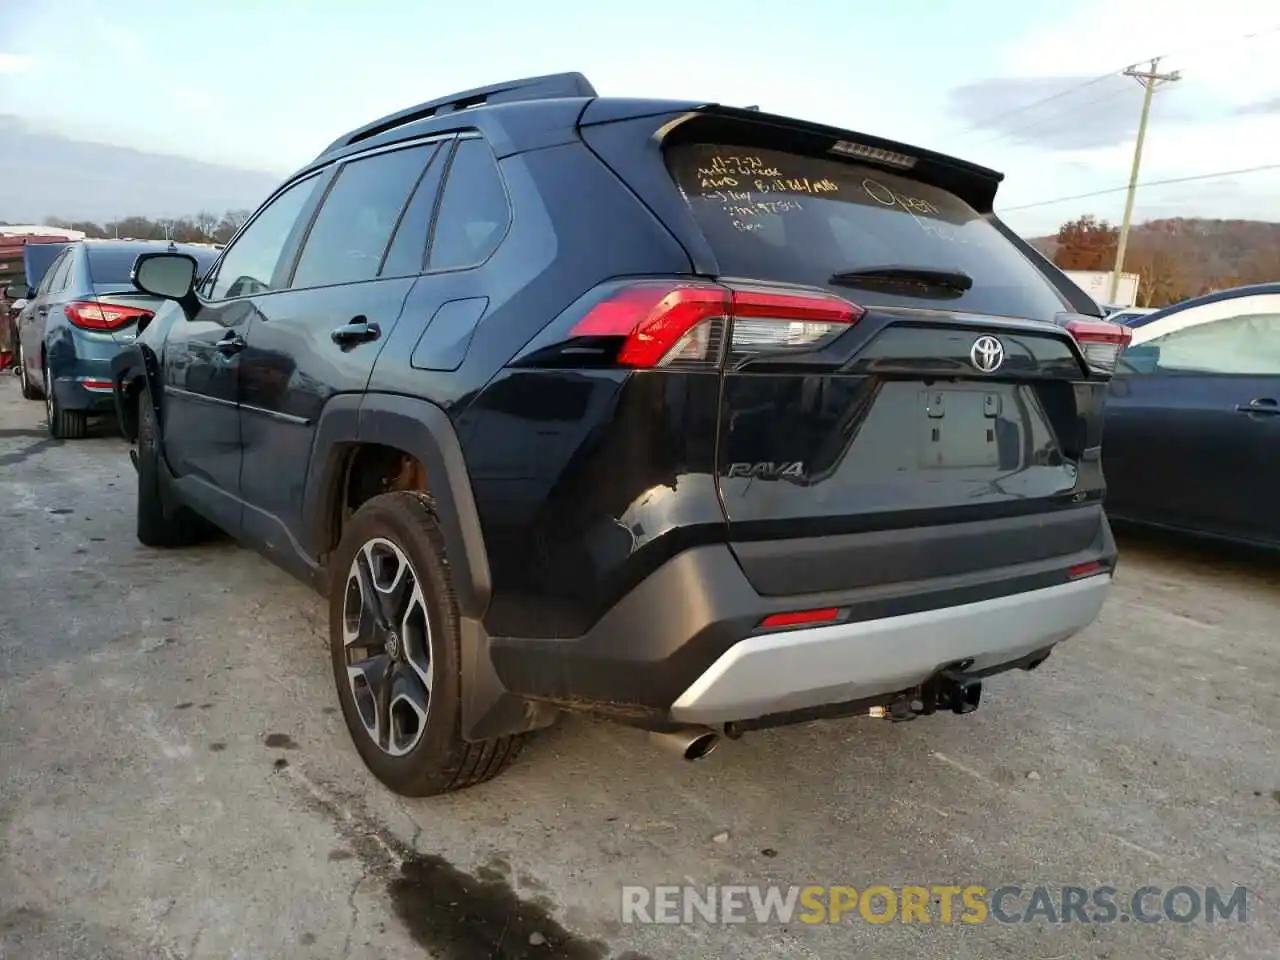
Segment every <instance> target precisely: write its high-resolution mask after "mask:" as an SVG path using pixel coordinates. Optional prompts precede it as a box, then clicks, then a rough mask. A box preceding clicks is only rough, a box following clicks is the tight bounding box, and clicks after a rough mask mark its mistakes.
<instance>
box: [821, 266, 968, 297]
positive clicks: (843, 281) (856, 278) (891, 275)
mask: <svg viewBox="0 0 1280 960" xmlns="http://www.w3.org/2000/svg"><path fill="white" fill-rule="evenodd" d="M828 282H829V283H834V284H837V285H839V286H844V287H871V286H875V285H877V284H881V283H888V284H892V283H915V284H920V285H922V286H926V287H934V288H937V289H941V290H945V291H947V292H948V293H965V292H967V291H968V290H970V289H972V288H973V277H971V276H969V275H968V274H967V273H965V272H964V271H963V270H935V269H933V268H931V267H910V266H900V265H886V266H880V267H863V268H862V269H861V270H843V271H841V272H840V273H833V274H832V275H831V279H830V280H829V281H828Z"/></svg>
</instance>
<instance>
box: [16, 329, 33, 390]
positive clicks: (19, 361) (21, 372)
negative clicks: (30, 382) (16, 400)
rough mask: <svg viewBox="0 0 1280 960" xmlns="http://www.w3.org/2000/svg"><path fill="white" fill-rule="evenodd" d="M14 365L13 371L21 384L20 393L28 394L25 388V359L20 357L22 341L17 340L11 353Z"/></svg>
mask: <svg viewBox="0 0 1280 960" xmlns="http://www.w3.org/2000/svg"><path fill="white" fill-rule="evenodd" d="M13 360H14V364H15V365H16V366H17V370H16V371H15V372H16V373H17V374H18V382H19V383H20V384H22V392H23V393H24V394H25V393H27V392H28V389H29V388H28V387H27V358H26V357H24V356H23V355H22V341H21V340H19V341H18V344H17V348H16V349H15V350H14V352H13Z"/></svg>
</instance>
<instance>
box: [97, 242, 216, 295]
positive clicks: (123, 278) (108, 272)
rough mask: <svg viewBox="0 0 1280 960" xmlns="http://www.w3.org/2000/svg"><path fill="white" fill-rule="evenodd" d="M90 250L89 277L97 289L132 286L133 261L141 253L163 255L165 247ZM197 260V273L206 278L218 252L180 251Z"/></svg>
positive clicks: (190, 249) (202, 250)
mask: <svg viewBox="0 0 1280 960" xmlns="http://www.w3.org/2000/svg"><path fill="white" fill-rule="evenodd" d="M86 246H88V248H89V275H90V276H91V277H92V279H93V285H94V286H95V287H112V286H126V287H127V286H130V285H131V281H130V280H129V274H130V273H131V272H132V271H133V261H135V260H137V259H138V254H140V253H161V252H163V251H164V250H165V249H166V248H164V247H143V248H140V249H137V250H127V249H123V248H121V247H97V246H93V245H89V244H86ZM178 252H179V253H185V254H188V255H190V256H193V257H195V258H196V263H198V264H199V267H198V268H197V270H196V273H197V274H198V275H200V276H204V274H205V273H207V272H208V270H209V267H210V266H211V265H212V264H213V260H214V257H216V256H217V255H218V251H217V250H214V249H212V248H208V249H206V248H205V247H185V248H180V249H179V250H178Z"/></svg>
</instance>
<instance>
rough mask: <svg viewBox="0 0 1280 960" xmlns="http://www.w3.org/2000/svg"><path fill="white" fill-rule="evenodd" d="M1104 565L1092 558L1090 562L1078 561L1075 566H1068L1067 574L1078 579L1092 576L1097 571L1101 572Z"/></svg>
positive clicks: (1073, 578)
mask: <svg viewBox="0 0 1280 960" xmlns="http://www.w3.org/2000/svg"><path fill="white" fill-rule="evenodd" d="M1103 569H1104V568H1103V566H1102V564H1101V563H1099V562H1098V561H1097V560H1090V561H1089V562H1088V563H1077V564H1076V565H1075V566H1074V567H1069V568H1067V576H1068V577H1070V578H1071V579H1072V580H1078V579H1079V578H1080V577H1091V576H1093V575H1094V574H1095V573H1101V572H1102V571H1103Z"/></svg>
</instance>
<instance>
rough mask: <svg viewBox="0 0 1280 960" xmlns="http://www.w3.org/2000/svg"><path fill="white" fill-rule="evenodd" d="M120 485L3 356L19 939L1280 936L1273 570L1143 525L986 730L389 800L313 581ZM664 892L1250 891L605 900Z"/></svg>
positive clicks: (1149, 950)
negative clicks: (736, 919) (921, 900)
mask: <svg viewBox="0 0 1280 960" xmlns="http://www.w3.org/2000/svg"><path fill="white" fill-rule="evenodd" d="M133 482H134V481H133V472H132V469H131V468H130V466H129V464H128V460H127V459H126V456H125V448H124V445H123V444H122V442H121V441H120V440H119V439H118V438H116V437H114V436H113V435H112V431H111V428H108V429H107V430H104V431H101V432H100V434H99V435H98V436H96V437H94V438H91V439H89V440H85V441H80V442H72V443H56V442H52V441H49V440H48V439H47V438H46V437H45V435H44V433H43V410H42V405H40V404H36V403H24V402H23V401H21V400H20V399H19V396H18V391H17V387H16V382H15V381H14V380H13V379H12V378H10V377H7V376H6V377H4V378H2V379H0V956H3V957H5V958H10V957H12V958H14V960H18V958H21V960H27V958H45V957H48V958H53V957H57V958H88V957H95V958H96V957H104V958H113V960H114V958H119V960H139V958H149V957H164V958H179V957H181V958H194V957H201V958H206V957H207V958H219V960H222V958H228V957H242V958H259V957H261V958H292V957H317V958H330V957H333V958H339V957H369V958H374V957H377V958H422V957H440V958H451V960H473V958H481V957H483V958H489V957H494V958H503V957H525V956H528V957H548V958H549V957H563V958H574V960H578V958H582V960H590V958H602V957H606V956H614V957H619V956H623V955H629V956H631V957H632V958H633V960H636V958H653V960H659V958H670V960H701V958H717V960H718V958H730V957H733V958H765V957H775V956H786V957H821V958H849V957H859V956H871V955H878V956H884V955H894V956H903V957H913V958H917V957H937V958H956V960H959V958H968V957H975V958H977V957H981V958H998V957H1010V958H1018V960H1024V958H1092V957H1097V958H1128V957H1135V958H1137V957H1143V958H1147V957H1168V958H1174V957H1177V958H1187V957H1210V956H1212V957H1220V958H1226V957H1274V956H1275V945H1276V943H1277V942H1280V916H1278V915H1277V907H1278V901H1280V888H1278V887H1277V885H1276V878H1277V877H1280V758H1278V754H1280V668H1278V667H1277V663H1278V661H1280V657H1278V656H1277V652H1278V651H1280V630H1278V629H1277V625H1278V624H1280V563H1277V562H1275V561H1262V560H1259V559H1256V558H1254V559H1249V558H1241V557H1235V556H1231V555H1229V554H1223V553H1222V552H1220V551H1215V552H1207V551H1206V550H1204V549H1202V548H1191V547H1187V546H1185V545H1170V544H1168V543H1164V542H1161V541H1158V540H1154V541H1153V540H1151V539H1146V538H1144V539H1134V538H1132V537H1126V538H1124V539H1122V551H1123V552H1122V559H1121V566H1120V573H1119V576H1118V582H1117V587H1116V589H1115V591H1114V593H1113V596H1112V599H1111V600H1109V602H1108V605H1107V607H1106V609H1105V610H1104V613H1103V616H1102V619H1101V621H1100V622H1099V623H1097V624H1096V625H1095V626H1094V627H1093V628H1091V629H1090V630H1089V631H1088V632H1087V633H1086V634H1085V635H1083V636H1081V637H1079V638H1077V639H1075V640H1073V641H1072V642H1071V643H1070V644H1068V645H1066V646H1064V647H1063V648H1062V649H1061V650H1060V651H1059V652H1058V653H1057V654H1056V655H1055V656H1054V657H1053V658H1051V659H1050V661H1049V662H1048V663H1047V664H1046V665H1045V666H1044V667H1043V668H1041V669H1040V670H1039V671H1037V672H1036V673H1033V674H1022V673H1019V674H1015V675H1011V676H1007V677H1003V678H999V679H997V680H996V681H994V682H992V683H990V684H989V685H988V689H987V690H986V691H985V695H984V705H983V708H982V709H980V710H979V711H978V712H977V713H976V714H974V715H972V716H969V717H963V718H954V717H949V716H948V717H935V718H930V719H924V720H920V721H917V722H915V723H909V724H898V725H893V724H889V723H886V722H883V721H874V720H855V721H844V722H828V723H818V724H812V725H808V726H805V727H802V728H795V729H790V730H783V731H775V732H768V733H760V734H757V735H754V736H748V737H747V738H745V739H743V740H742V741H740V742H738V743H729V744H725V745H724V746H722V747H721V749H720V750H719V751H718V752H716V753H715V754H714V755H713V756H712V757H710V758H709V759H707V760H706V761H704V762H702V763H695V764H689V763H683V762H681V761H679V760H676V759H669V758H668V756H667V755H666V754H664V753H659V752H656V751H655V750H654V749H653V747H652V746H651V745H650V744H649V743H648V741H647V740H646V739H645V737H644V736H643V735H642V734H639V733H636V732H634V731H630V730H625V729H620V728H617V727H613V726H610V725H606V724H603V723H592V722H588V721H584V720H580V719H572V720H567V721H565V722H562V723H561V724H559V725H557V727H555V728H554V729H553V730H551V731H549V732H548V733H546V734H544V735H542V736H540V737H539V738H538V739H537V740H536V741H535V742H534V743H533V744H532V745H531V746H530V748H529V749H528V750H527V751H526V753H525V755H524V756H523V758H522V759H521V760H520V761H519V762H518V763H517V765H516V766H515V767H513V768H512V769H511V770H510V771H509V772H508V773H507V774H505V775H504V776H503V777H501V778H500V779H499V780H497V781H495V782H493V783H492V784H489V785H486V786H484V787H480V788H477V789H475V790H472V791H469V792H466V793H464V794H460V795H457V796H453V797H449V798H446V799H438V800H431V801H414V802H405V801H401V800H399V799H397V798H395V797H393V796H392V795H390V794H389V793H387V792H386V791H385V790H383V789H381V788H380V787H379V786H378V785H376V783H375V782H374V781H372V779H371V778H370V777H369V776H368V775H366V773H365V771H364V769H363V768H362V766H361V765H360V762H359V760H358V758H357V756H356V754H355V751H354V750H353V748H352V747H351V745H350V743H349V741H348V738H347V733H346V730H345V728H344V727H343V725H342V721H341V718H340V717H339V716H338V715H337V714H336V712H335V710H334V706H335V703H336V700H335V695H334V692H333V681H332V678H331V676H330V673H329V668H328V665H327V661H326V653H325V648H324V629H323V619H322V618H323V611H322V608H321V603H320V601H319V599H318V598H317V597H316V596H315V595H313V594H312V593H310V592H309V591H308V590H307V589H305V588H304V587H302V586H300V585H299V584H297V583H295V582H294V581H292V580H290V579H289V578H288V577H287V576H286V575H285V574H283V573H281V572H279V571H277V570H276V569H274V568H273V567H271V566H270V565H269V564H268V563H266V562H265V561H263V560H261V559H259V558H258V557H257V556H255V555H253V554H251V553H249V552H247V551H244V550H241V549H238V548H237V547H235V546H233V545H231V544H225V543H223V544H215V545H212V546H207V547H202V548H199V549H194V550H189V551H182V552H178V553H162V552H158V551H153V550H148V549H145V548H143V547H141V546H139V545H138V543H137V542H136V540H135V539H134V536H133ZM679 883H692V884H695V885H699V886H701V885H706V884H716V883H719V884H735V883H743V884H747V883H781V884H849V885H852V886H855V887H859V888H865V887H866V886H869V885H873V884H885V885H889V886H899V885H903V884H919V885H924V886H931V885H947V884H955V885H963V884H981V885H983V886H986V887H987V888H988V889H989V890H992V889H994V888H997V887H1000V886H1004V885H1018V886H1021V887H1023V888H1024V890H1027V891H1030V890H1031V888H1033V887H1035V886H1037V885H1044V886H1047V887H1049V888H1051V889H1052V890H1054V891H1056V890H1058V889H1059V888H1060V887H1062V886H1064V885H1076V886H1080V887H1084V888H1096V887H1099V886H1107V885H1109V886H1112V887H1115V888H1117V889H1118V890H1119V891H1120V894H1119V895H1118V896H1117V900H1118V901H1121V902H1127V900H1126V898H1127V897H1128V894H1129V893H1130V892H1132V891H1134V890H1136V889H1137V888H1139V887H1142V886H1147V885H1150V886H1155V887H1159V888H1161V889H1162V890H1168V889H1170V888H1172V887H1174V886H1175V885H1178V884H1187V885H1189V886H1192V887H1195V888H1198V889H1200V890H1201V891H1203V890H1204V888H1205V887H1208V886H1217V887H1220V888H1225V890H1226V892H1227V893H1229V892H1230V891H1231V889H1232V888H1234V887H1235V886H1236V885H1243V886H1245V887H1247V888H1248V900H1247V915H1246V919H1245V921H1244V922H1243V923H1241V922H1239V921H1238V920H1237V919H1232V920H1229V921H1222V920H1218V921H1217V922H1214V923H1208V922H1205V921H1204V920H1203V919H1202V918H1201V919H1197V920H1195V921H1194V922H1191V923H1185V924H1180V923H1173V922H1170V921H1168V920H1165V921H1162V922H1159V923H1153V924H1146V923H1138V922H1122V921H1120V920H1117V921H1116V922H1112V923H1087V924H1086V923H1081V922H1071V923H1050V922H1046V921H1044V920H1043V919H1039V920H1035V921H1034V922H1029V923H1015V924H1008V923H1003V922H996V921H995V920H994V919H991V920H988V922H986V923H982V924H976V925H970V924H964V923H941V922H936V920H937V917H938V914H937V913H936V912H935V913H934V914H933V916H934V918H935V922H933V923H930V924H923V923H909V924H903V923H901V922H897V921H894V922H890V923H885V924H871V923H867V922H865V921H864V920H862V919H860V918H858V917H857V916H856V914H855V916H854V918H853V919H850V920H848V921H847V922H845V923H843V924H841V925H817V926H813V925H806V924H803V923H792V924H790V925H787V926H783V925H781V924H768V925H763V926H754V925H753V926H749V927H744V926H737V925H719V926H716V925H710V924H707V923H703V922H695V923H693V924H689V925H677V926H669V925H668V926H653V925H635V924H623V923H622V922H621V893H620V890H621V887H622V885H624V884H649V885H654V884H679ZM1055 896H1056V894H1055ZM1151 903H1152V904H1154V905H1156V906H1158V904H1159V898H1158V897H1157V898H1156V899H1155V900H1153V901H1151ZM1010 904H1011V905H1010V906H1009V907H1008V912H1014V913H1016V912H1017V911H1018V910H1020V909H1025V906H1026V900H1025V897H1024V899H1023V901H1022V902H1021V905H1018V904H1017V903H1016V902H1015V901H1010ZM1127 919H1128V917H1127V914H1126V916H1125V920H1126V921H1127Z"/></svg>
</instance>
